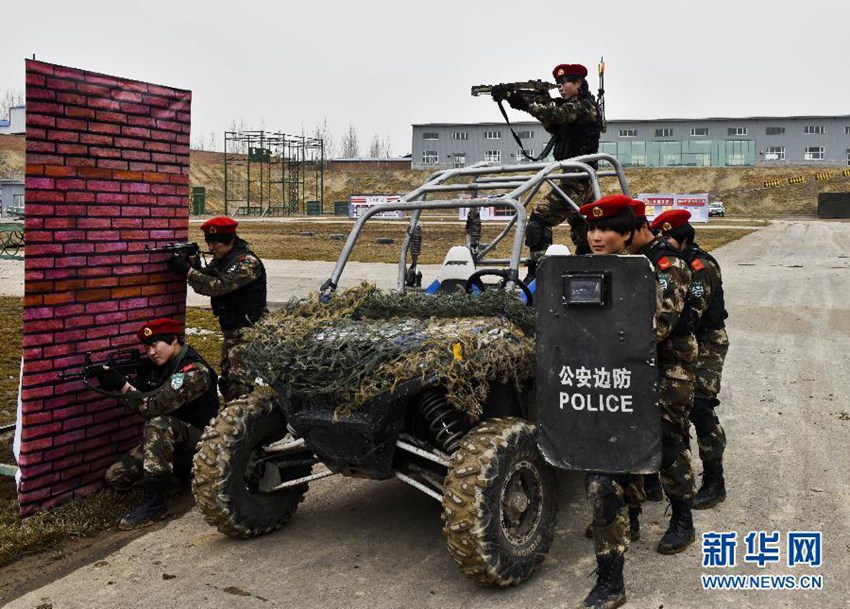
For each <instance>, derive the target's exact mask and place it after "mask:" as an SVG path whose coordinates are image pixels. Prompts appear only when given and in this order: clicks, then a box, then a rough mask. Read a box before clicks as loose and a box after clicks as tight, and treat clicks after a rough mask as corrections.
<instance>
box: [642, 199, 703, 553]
mask: <svg viewBox="0 0 850 609" xmlns="http://www.w3.org/2000/svg"><path fill="white" fill-rule="evenodd" d="M632 210H633V212H634V214H635V216H636V218H637V230H636V231H635V236H634V240H633V241H632V244H631V245H630V246H629V251H630V252H631V253H633V254H643V255H644V256H646V257H647V258H649V260H650V262H651V263H652V266H653V268H654V269H655V277H656V279H657V280H658V285H659V287H660V288H661V291H660V296H659V306H658V309H657V312H656V342H657V346H658V375H659V382H658V405H659V407H660V408H661V445H662V458H661V472H660V473H661V485H662V487H663V488H664V493H665V494H666V495H667V498H668V499H670V504H671V506H672V510H673V514H672V516H671V518H670V525H669V527H668V529H667V532H666V533H665V534H664V536H663V537H662V538H661V541H660V542H659V544H658V548H657V549H658V551H659V552H660V553H662V554H674V553H676V552H681V551H682V550H684V549H685V548H687V547H688V546H689V545H690V544H691V543H692V542H693V541H694V537H695V531H694V525H693V517H692V514H691V505H692V499H693V496H694V475H693V471H692V469H691V460H690V450H689V448H688V446H687V445H686V444H685V442H684V439H683V435H684V434H687V430H688V427H689V425H690V423H689V422H688V417H689V415H690V411H691V404H692V403H693V398H694V373H695V369H696V362H697V341H696V338H695V337H694V334H693V325H694V322H693V312H692V310H691V307H690V304H689V302H688V291H689V289H690V283H691V271H690V266H689V265H688V263H687V261H686V260H685V259H684V258H683V257H682V256H681V254H680V253H679V251H678V250H675V249H673V248H672V247H671V246H669V245H668V244H667V242H666V241H665V240H664V238H663V237H662V236H661V235H655V234H653V233H652V231H651V230H650V227H649V223H648V222H647V220H646V210H645V206H644V204H643V202H642V201H638V200H635V201H633V202H632Z"/></svg>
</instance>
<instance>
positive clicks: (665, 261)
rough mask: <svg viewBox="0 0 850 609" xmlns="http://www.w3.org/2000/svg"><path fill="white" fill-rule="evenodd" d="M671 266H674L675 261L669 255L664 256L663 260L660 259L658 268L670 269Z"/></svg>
mask: <svg viewBox="0 0 850 609" xmlns="http://www.w3.org/2000/svg"><path fill="white" fill-rule="evenodd" d="M671 266H673V263H672V262H671V261H670V259H669V258H668V257H667V256H664V257H662V258H661V260H659V261H658V268H660V269H661V270H666V269H669V268H670V267H671Z"/></svg>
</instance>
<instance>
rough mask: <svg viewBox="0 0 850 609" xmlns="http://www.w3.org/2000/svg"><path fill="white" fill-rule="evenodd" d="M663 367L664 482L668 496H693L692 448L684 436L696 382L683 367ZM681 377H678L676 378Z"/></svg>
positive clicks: (660, 385)
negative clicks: (682, 372)
mask: <svg viewBox="0 0 850 609" xmlns="http://www.w3.org/2000/svg"><path fill="white" fill-rule="evenodd" d="M673 368H674V369H673V370H672V371H670V370H664V369H662V370H661V375H660V378H659V381H658V406H659V409H660V410H661V451H662V456H661V470H660V472H659V473H660V474H661V486H662V487H663V488H664V493H665V494H666V495H667V497H668V498H669V499H678V500H681V499H690V498H691V497H693V495H694V472H693V469H692V468H691V451H690V449H689V448H688V445H687V443H686V442H685V441H684V436H686V435H687V433H688V427H689V425H690V423H689V419H688V417H689V415H690V411H691V404H692V403H693V399H694V389H693V383H692V381H691V380H690V379H685V378H681V377H682V376H688V375H687V374H684V375H682V374H679V373H680V372H681V370H678V371H677V370H675V368H676V367H673ZM677 377H678V378H677Z"/></svg>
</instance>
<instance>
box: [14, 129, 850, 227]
mask: <svg viewBox="0 0 850 609" xmlns="http://www.w3.org/2000/svg"><path fill="white" fill-rule="evenodd" d="M223 159H224V157H223V155H222V154H220V153H215V152H201V151H194V150H193V151H192V153H191V157H190V163H191V183H192V185H193V186H204V187H206V192H207V212H208V213H213V214H216V213H222V212H223V211H224V162H223ZM843 169H845V167H841V166H835V165H829V166H827V165H824V166H820V165H805V166H794V165H784V166H776V167H765V166H756V167H661V168H629V169H627V170H626V177H627V179H628V181H629V186H630V188H631V190H632V192H633V193H649V192H659V193H664V192H667V193H681V194H685V193H702V192H707V193H710V194H711V196H712V198H714V199H720V200H723V201H724V202H725V203H726V209H727V212H728V213H731V214H741V215H753V216H773V215H777V214H779V215H784V214H803V215H814V214H815V212H816V210H817V197H818V193H820V192H846V191H850V176H843V175H842V173H841V172H842V170H843ZM23 170H24V138H23V137H22V136H0V176H4V175H9V174H18V175H23ZM234 171H237V170H233V169H232V168H231V176H230V178H231V180H234V182H231V188H235V189H239V188H241V189H242V190H244V178H243V177H234ZM255 171H256V169H255ZM820 172H831V173H832V174H833V178H832V179H831V180H828V181H817V180H816V179H815V175H816V174H817V173H820ZM430 173H431V172H430V170H408V171H401V170H388V171H341V170H332V169H329V170H326V171H325V173H324V191H323V192H324V202H325V210H326V211H330V210H332V209H333V202H334V201H345V200H347V199H348V196H349V195H352V194H397V193H405V192H409V191H410V190H413V189H414V188H416V187H418V186H420V185H421V184H422V182H423V181H424V180H425V178H426V177H427V176H428V175H429V174H430ZM236 175H237V176H239V175H240V174H239V173H238V171H237V173H236ZM243 175H244V174H243ZM254 177H256V175H255V176H254ZM793 177H803V178H804V179H805V181H804V182H803V183H802V184H795V185H789V184H788V183H787V182H788V178H793ZM310 178H311V179H312V176H310ZM777 179H778V180H781V181H782V182H783V185H782V186H780V187H778V188H766V187H764V182H765V181H766V180H777ZM240 180H241V182H240ZM237 183H238V184H237ZM603 186H604V188H605V189H606V190H607V191H611V190H612V189H614V188H615V184H614V183H613V181H610V180H605V182H604V184H603ZM314 190H315V189H314V186H313V185H312V184H308V185H307V186H306V187H305V191H307V192H310V193H312V191H314ZM251 196H252V199H253V200H255V201H256V200H258V199H259V193H258V192H257V191H256V188H255V189H253V190H252V195H251ZM314 196H315V195H314V194H308V195H307V196H306V198H307V199H312V198H314ZM230 198H231V199H232V198H233V197H230ZM231 211H232V210H231Z"/></svg>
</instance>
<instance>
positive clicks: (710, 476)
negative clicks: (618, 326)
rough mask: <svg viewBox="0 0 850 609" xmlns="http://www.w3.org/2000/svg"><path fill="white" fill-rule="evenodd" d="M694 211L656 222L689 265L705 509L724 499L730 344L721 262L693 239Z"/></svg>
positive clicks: (698, 500) (698, 505) (700, 501)
mask: <svg viewBox="0 0 850 609" xmlns="http://www.w3.org/2000/svg"><path fill="white" fill-rule="evenodd" d="M690 217H691V213H690V212H689V211H687V210H685V209H673V210H670V211H666V212H664V213H663V214H661V215H660V216H658V217H657V218H655V220H654V221H653V222H652V230H654V231H655V230H659V231H661V234H662V235H663V236H664V238H665V239H667V242H668V243H669V244H670V245H671V246H673V247H674V248H676V249H677V250H679V251H680V252H682V254H683V255H684V257H685V259H686V260H687V261H688V263H689V264H690V266H691V271H692V273H693V275H692V278H691V291H690V299H691V303H692V306H693V309H694V311H695V313H696V316H697V318H698V322H697V326H696V330H695V332H694V333H695V334H696V339H697V349H698V358H697V366H696V380H695V382H694V403H693V407H692V408H691V414H690V421H691V423H693V424H694V427H695V428H696V431H697V443H698V446H699V456H700V460H702V466H703V476H702V485H701V486H700V489H699V491H697V494H696V495H695V496H694V501H693V507H694V509H697V510H704V509H708V508H711V507H714V506H715V505H717V504H718V503H720V502H722V501H724V500H725V499H726V483H725V481H724V479H723V453H724V451H725V449H726V433H725V432H724V431H723V427H721V426H720V420H719V419H718V418H717V413H716V410H715V409H716V407H717V406H718V405H719V404H720V401H719V400H718V399H717V394H718V393H719V392H720V377H721V375H722V373H723V361H724V359H725V358H726V352H727V351H728V350H729V337H728V336H727V334H726V323H725V322H724V320H725V319H726V318H727V317H728V313H726V307H725V304H724V299H723V279H722V277H721V274H720V265H719V264H718V263H717V260H715V259H714V258H713V257H712V256H710V255H709V254H708V253H706V252H705V251H704V250H703V249H702V248H700V247H699V245H697V244H696V243H695V242H694V236H695V231H694V227H693V226H692V225H691V224H690V222H688V220H689V218H690Z"/></svg>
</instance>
